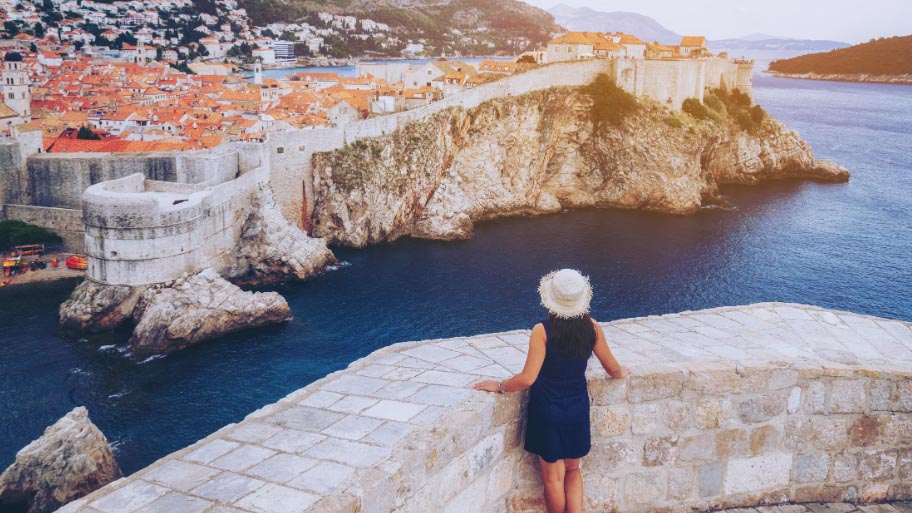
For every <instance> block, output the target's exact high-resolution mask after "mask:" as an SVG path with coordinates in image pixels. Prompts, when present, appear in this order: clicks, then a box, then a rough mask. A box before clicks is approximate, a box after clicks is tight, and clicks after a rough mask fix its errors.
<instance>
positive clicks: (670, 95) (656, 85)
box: [635, 59, 705, 110]
mask: <svg viewBox="0 0 912 513" xmlns="http://www.w3.org/2000/svg"><path fill="white" fill-rule="evenodd" d="M635 62H636V67H637V68H638V70H637V77H638V79H639V81H638V84H637V86H638V89H637V92H636V94H637V95H639V96H647V97H649V98H652V99H654V100H656V101H658V102H659V103H661V104H663V105H665V106H667V107H669V108H671V109H674V110H681V105H682V104H683V103H684V100H686V99H688V98H697V99H699V100H700V101H701V102H702V101H703V90H704V86H705V77H704V61H703V60H698V59H689V60H668V61H665V60H661V61H660V60H640V61H635Z"/></svg>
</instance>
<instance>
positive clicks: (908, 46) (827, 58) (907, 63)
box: [769, 35, 912, 84]
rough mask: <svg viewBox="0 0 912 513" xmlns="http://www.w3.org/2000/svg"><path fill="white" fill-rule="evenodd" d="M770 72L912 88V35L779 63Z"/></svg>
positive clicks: (772, 64)
mask: <svg viewBox="0 0 912 513" xmlns="http://www.w3.org/2000/svg"><path fill="white" fill-rule="evenodd" d="M769 71H770V72H772V73H774V74H775V75H776V76H777V77H787V78H803V79H811V80H838V81H844V82H880V83H890V84H912V35H909V36H901V37H899V36H897V37H889V38H880V39H872V40H871V41H868V42H867V43H862V44H858V45H855V46H850V47H848V48H841V49H838V50H832V51H829V52H822V53H812V54H808V55H801V56H799V57H794V58H791V59H781V60H776V61H773V62H772V63H770V65H769Z"/></svg>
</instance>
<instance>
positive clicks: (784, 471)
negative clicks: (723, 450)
mask: <svg viewBox="0 0 912 513" xmlns="http://www.w3.org/2000/svg"><path fill="white" fill-rule="evenodd" d="M791 470H792V455H791V454H786V453H779V454H769V455H765V456H757V457H753V458H744V459H734V460H729V462H728V465H727V468H726V470H725V486H724V490H725V493H726V494H732V495H734V494H739V493H748V492H761V491H764V490H770V489H778V488H782V487H785V486H787V485H788V483H789V476H790V475H791Z"/></svg>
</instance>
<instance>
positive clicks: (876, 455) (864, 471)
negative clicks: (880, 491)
mask: <svg viewBox="0 0 912 513" xmlns="http://www.w3.org/2000/svg"><path fill="white" fill-rule="evenodd" d="M896 464H897V453H896V451H864V452H862V453H861V454H859V457H858V477H859V478H860V479H862V480H864V481H871V480H877V481H886V480H890V479H893V478H894V476H895V475H896V469H897V465H896Z"/></svg>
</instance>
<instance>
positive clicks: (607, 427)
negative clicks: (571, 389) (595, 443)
mask: <svg viewBox="0 0 912 513" xmlns="http://www.w3.org/2000/svg"><path fill="white" fill-rule="evenodd" d="M590 414H591V418H592V434H593V435H595V436H599V437H603V436H617V435H621V434H623V433H626V432H627V428H628V427H629V426H630V415H629V414H628V413H627V410H626V409H625V408H623V407H618V406H593V407H592V409H591V410H590Z"/></svg>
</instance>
